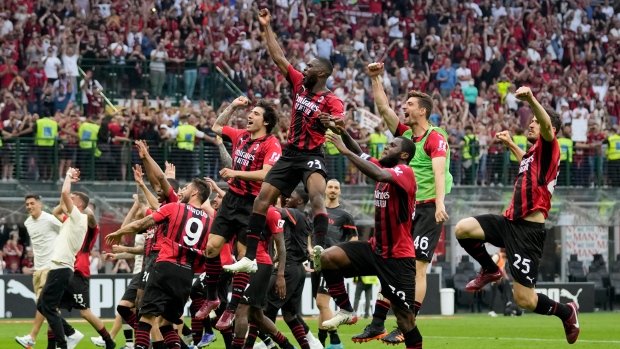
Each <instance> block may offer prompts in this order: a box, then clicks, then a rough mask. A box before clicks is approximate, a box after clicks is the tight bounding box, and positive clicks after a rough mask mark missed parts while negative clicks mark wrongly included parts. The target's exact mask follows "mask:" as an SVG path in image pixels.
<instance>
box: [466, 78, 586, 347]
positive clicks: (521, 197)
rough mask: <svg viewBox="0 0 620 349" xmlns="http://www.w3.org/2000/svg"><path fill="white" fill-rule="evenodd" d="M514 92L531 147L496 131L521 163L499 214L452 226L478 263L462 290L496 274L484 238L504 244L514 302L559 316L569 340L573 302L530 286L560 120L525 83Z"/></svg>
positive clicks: (556, 160)
mask: <svg viewBox="0 0 620 349" xmlns="http://www.w3.org/2000/svg"><path fill="white" fill-rule="evenodd" d="M515 95H516V97H517V98H518V99H520V100H522V101H524V102H527V103H528V104H529V105H530V108H532V111H533V112H534V119H533V120H532V122H531V123H530V125H529V130H528V135H527V139H528V141H529V142H530V143H532V144H533V146H532V147H531V148H530V149H529V150H528V151H527V152H524V151H523V150H521V149H520V148H519V147H518V146H516V144H514V143H513V142H512V140H511V139H510V135H508V133H507V132H506V133H499V134H498V135H497V137H498V138H499V139H500V140H501V141H502V142H503V143H504V144H506V145H507V146H508V147H509V149H510V151H511V152H512V153H513V154H514V155H515V156H516V157H517V159H518V160H519V161H520V163H521V165H520V168H519V174H518V175H517V180H516V183H515V187H514V194H513V197H512V201H511V202H510V206H508V209H507V210H506V212H504V215H503V216H501V215H494V214H486V215H481V216H476V217H470V218H465V219H463V220H461V221H459V222H458V223H457V225H456V237H457V239H458V241H459V244H460V245H461V247H463V249H465V251H466V252H467V253H468V254H469V255H470V256H472V257H473V258H474V259H475V260H476V261H478V263H480V266H481V269H480V272H479V274H478V277H477V278H476V279H474V280H472V281H470V282H469V283H468V284H467V286H466V287H465V289H466V290H467V291H469V292H477V291H480V290H482V288H483V287H484V285H486V284H488V283H490V282H496V281H498V280H499V279H501V277H502V273H501V271H500V270H499V267H498V266H497V264H495V262H493V259H492V258H491V256H490V255H489V254H488V253H487V251H486V249H485V247H484V243H485V242H488V243H491V244H492V245H494V246H497V247H504V248H506V259H507V260H508V265H509V268H510V274H511V275H512V277H513V279H514V282H513V290H514V299H515V302H516V303H517V305H519V306H520V307H521V308H525V309H527V310H529V311H533V312H535V313H537V314H541V315H555V316H557V317H559V318H560V319H561V320H562V323H563V325H564V332H565V333H566V340H567V341H568V343H570V344H573V343H575V342H576V341H577V338H578V337H579V330H580V329H579V320H578V319H577V316H578V310H579V309H578V307H577V304H575V303H574V302H570V303H568V304H562V303H558V302H555V301H553V300H551V299H550V298H549V297H547V296H546V295H544V294H542V293H536V291H535V290H534V287H535V286H536V278H537V277H538V267H539V264H540V259H541V258H542V251H543V245H544V242H545V236H546V230H545V219H546V218H547V215H548V213H549V209H550V208H551V196H552V195H553V191H554V189H555V185H556V182H557V177H558V174H559V173H560V171H559V164H560V146H559V144H558V141H557V139H556V135H557V132H558V131H559V130H560V127H561V126H562V120H561V119H560V116H559V115H558V114H557V113H556V112H555V111H554V110H553V109H551V108H548V107H543V106H542V105H541V104H540V103H539V102H538V101H537V100H536V98H534V95H533V94H532V91H531V90H530V88H529V87H521V88H519V89H518V90H517V92H516V94H515Z"/></svg>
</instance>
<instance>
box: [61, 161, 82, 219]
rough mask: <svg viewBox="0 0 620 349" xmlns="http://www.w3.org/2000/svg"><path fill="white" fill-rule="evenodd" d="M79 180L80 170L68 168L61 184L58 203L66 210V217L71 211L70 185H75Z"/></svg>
mask: <svg viewBox="0 0 620 349" xmlns="http://www.w3.org/2000/svg"><path fill="white" fill-rule="evenodd" d="M79 180H80V170H78V169H77V168H72V167H70V168H69V170H68V171H67V174H66V176H65V181H64V183H63V184H62V190H61V192H60V203H61V204H62V205H64V207H65V208H66V209H67V212H66V213H67V215H70V214H71V212H72V211H73V200H71V183H75V182H77V181H79Z"/></svg>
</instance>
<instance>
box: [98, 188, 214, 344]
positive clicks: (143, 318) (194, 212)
mask: <svg viewBox="0 0 620 349" xmlns="http://www.w3.org/2000/svg"><path fill="white" fill-rule="evenodd" d="M210 193H211V189H210V187H209V185H208V184H207V183H206V182H205V181H204V180H202V179H198V178H196V179H194V180H192V182H191V183H190V184H189V185H188V186H187V187H186V188H185V189H184V190H183V193H182V201H181V202H176V203H170V204H167V205H164V206H162V207H161V208H160V209H158V210H157V211H155V212H153V214H151V215H149V216H147V217H145V218H143V219H141V220H139V221H136V222H133V223H131V224H129V225H126V226H124V227H122V228H121V229H119V230H118V231H116V232H114V233H111V234H109V235H108V236H106V243H107V244H108V245H114V244H118V242H120V239H121V238H122V236H123V235H125V234H135V233H137V232H139V231H143V230H145V229H148V228H150V227H153V226H155V225H156V224H162V223H164V222H165V223H167V225H166V226H167V229H166V230H165V231H164V233H163V236H162V237H163V238H162V244H161V251H160V253H159V255H158V257H157V261H156V263H155V267H154V270H153V272H152V274H151V275H150V276H149V277H148V279H147V281H146V288H145V290H144V296H143V299H142V306H141V308H140V321H139V324H138V330H137V331H136V342H135V347H136V349H147V348H149V347H150V336H149V333H150V331H151V328H152V327H153V326H155V325H159V326H160V327H159V329H160V331H161V334H162V336H163V337H164V341H153V348H154V349H164V348H166V346H167V347H169V348H176V347H180V346H181V340H180V338H179V335H178V333H177V332H176V331H175V330H174V328H173V326H172V324H173V323H175V324H181V323H182V322H181V321H180V317H181V315H183V309H184V307H185V303H186V302H187V299H188V298H189V293H190V288H191V286H192V279H193V277H194V268H195V265H196V264H197V263H199V262H200V261H202V258H201V254H202V251H204V250H205V249H206V246H207V238H208V234H209V228H210V226H211V218H210V217H209V216H208V215H207V214H206V213H205V212H204V211H202V210H201V209H200V207H201V206H202V204H203V202H204V201H205V200H208V199H209V195H210ZM159 316H161V319H160V321H159V322H157V321H156V318H157V317H159Z"/></svg>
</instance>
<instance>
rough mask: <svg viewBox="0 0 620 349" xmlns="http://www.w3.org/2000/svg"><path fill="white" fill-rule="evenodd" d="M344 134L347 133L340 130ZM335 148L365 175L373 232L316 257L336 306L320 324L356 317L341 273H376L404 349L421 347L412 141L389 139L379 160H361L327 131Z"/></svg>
mask: <svg viewBox="0 0 620 349" xmlns="http://www.w3.org/2000/svg"><path fill="white" fill-rule="evenodd" d="M343 137H350V136H349V135H348V134H347V133H346V132H344V135H343ZM328 139H329V141H330V142H331V143H333V144H334V146H335V147H336V148H337V149H338V150H339V151H340V153H342V154H343V155H344V156H346V157H347V158H348V159H349V161H351V162H352V163H353V165H355V167H357V168H358V169H359V170H360V171H361V172H362V173H364V174H365V175H366V176H368V177H370V178H372V179H373V180H375V181H377V185H376V187H375V236H374V237H373V238H372V239H371V240H370V241H368V242H359V241H354V242H345V243H342V244H339V245H337V246H334V247H331V248H329V249H328V250H326V251H325V252H324V253H323V254H322V256H321V263H322V266H323V268H322V272H323V277H324V278H325V281H326V284H327V288H328V289H329V292H330V294H331V296H332V297H333V298H334V300H335V302H336V304H337V305H338V306H339V307H340V310H339V311H338V312H337V313H336V314H335V315H334V317H333V318H332V319H330V320H327V321H324V322H323V324H322V325H323V326H325V327H327V328H336V327H338V326H340V325H342V324H351V323H355V321H357V316H356V315H355V312H354V311H353V307H352V306H351V302H350V301H349V296H348V294H347V291H346V289H345V286H344V278H343V277H354V276H366V275H377V276H378V277H379V281H380V282H381V286H382V288H383V295H384V297H386V298H387V299H389V300H390V302H391V306H392V310H393V311H394V315H396V318H397V321H396V323H397V324H398V327H400V329H401V331H402V332H403V333H404V337H405V344H406V346H407V349H421V348H422V336H421V335H420V331H419V330H418V328H417V326H416V324H415V313H414V307H413V302H414V300H413V296H414V294H415V273H416V267H415V250H414V247H413V237H412V235H411V224H412V220H411V218H412V217H413V215H414V212H415V199H414V198H415V194H416V188H417V186H416V183H415V177H414V175H413V170H412V169H411V167H410V166H408V164H409V162H410V161H411V160H412V159H413V157H414V155H415V152H416V147H415V144H414V143H413V142H412V141H411V140H409V139H407V138H404V137H397V138H394V140H393V141H392V142H390V143H389V144H388V145H387V146H386V147H385V150H384V151H383V153H382V155H381V159H380V160H379V161H376V160H374V161H372V162H370V161H365V160H364V159H362V158H361V157H359V156H358V155H357V154H354V153H353V152H352V151H350V150H348V149H347V148H346V147H345V145H344V143H343V142H342V140H341V139H340V137H338V136H337V135H328Z"/></svg>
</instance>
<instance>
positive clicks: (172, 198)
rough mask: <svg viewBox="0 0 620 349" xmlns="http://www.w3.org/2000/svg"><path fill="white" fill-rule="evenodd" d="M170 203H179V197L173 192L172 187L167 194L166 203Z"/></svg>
mask: <svg viewBox="0 0 620 349" xmlns="http://www.w3.org/2000/svg"><path fill="white" fill-rule="evenodd" d="M171 202H179V196H178V195H177V193H176V192H175V191H174V189H173V188H172V186H171V187H170V192H169V193H168V203H171Z"/></svg>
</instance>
